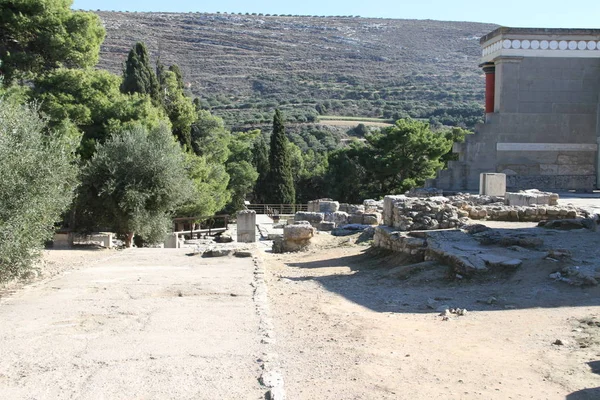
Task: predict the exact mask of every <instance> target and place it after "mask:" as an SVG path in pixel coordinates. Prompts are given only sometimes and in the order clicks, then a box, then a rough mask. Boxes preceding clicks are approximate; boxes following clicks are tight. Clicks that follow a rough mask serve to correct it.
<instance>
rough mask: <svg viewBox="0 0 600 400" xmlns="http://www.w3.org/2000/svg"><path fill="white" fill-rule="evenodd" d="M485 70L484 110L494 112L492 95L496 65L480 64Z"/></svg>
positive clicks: (493, 94)
mask: <svg viewBox="0 0 600 400" xmlns="http://www.w3.org/2000/svg"><path fill="white" fill-rule="evenodd" d="M481 67H482V68H483V72H485V112H486V114H487V113H493V112H494V96H495V94H496V66H495V65H494V63H485V64H483V65H481Z"/></svg>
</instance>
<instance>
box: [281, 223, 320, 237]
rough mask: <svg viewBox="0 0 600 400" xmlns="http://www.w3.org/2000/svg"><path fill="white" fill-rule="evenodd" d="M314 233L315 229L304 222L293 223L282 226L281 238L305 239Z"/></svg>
mask: <svg viewBox="0 0 600 400" xmlns="http://www.w3.org/2000/svg"><path fill="white" fill-rule="evenodd" d="M314 234H315V229H314V228H313V227H312V226H310V225H306V224H294V225H288V226H286V227H285V228H283V239H284V240H292V241H298V240H306V239H311V238H312V237H313V236H314Z"/></svg>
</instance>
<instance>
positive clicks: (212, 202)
mask: <svg viewBox="0 0 600 400" xmlns="http://www.w3.org/2000/svg"><path fill="white" fill-rule="evenodd" d="M186 169H187V173H188V177H189V178H190V179H191V180H192V182H193V186H194V192H193V195H192V196H191V198H190V199H189V200H188V201H187V202H186V203H184V204H183V205H181V206H180V207H179V209H178V210H177V215H178V216H180V217H204V216H211V215H215V214H216V213H217V212H218V211H220V210H222V209H223V208H224V207H225V206H226V205H227V203H228V202H229V201H230V200H231V194H230V192H229V190H228V189H227V187H228V185H229V174H228V173H227V170H226V168H225V165H224V164H218V163H214V162H211V161H209V160H208V159H207V157H205V156H197V155H195V154H192V153H189V152H188V153H186Z"/></svg>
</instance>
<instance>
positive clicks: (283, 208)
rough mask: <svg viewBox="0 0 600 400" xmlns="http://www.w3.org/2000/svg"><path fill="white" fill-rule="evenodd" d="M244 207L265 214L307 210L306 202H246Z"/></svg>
mask: <svg viewBox="0 0 600 400" xmlns="http://www.w3.org/2000/svg"><path fill="white" fill-rule="evenodd" d="M246 207H247V208H248V210H254V211H256V213H257V214H266V215H289V214H296V213H297V212H298V211H307V210H308V204H248V205H246Z"/></svg>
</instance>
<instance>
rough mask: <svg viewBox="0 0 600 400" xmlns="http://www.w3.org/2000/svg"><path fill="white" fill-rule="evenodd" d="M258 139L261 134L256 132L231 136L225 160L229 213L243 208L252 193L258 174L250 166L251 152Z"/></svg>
mask: <svg viewBox="0 0 600 400" xmlns="http://www.w3.org/2000/svg"><path fill="white" fill-rule="evenodd" d="M260 137H262V134H261V133H260V131H258V130H255V131H250V132H246V133H244V132H236V133H234V134H232V138H231V141H230V142H229V158H228V159H227V173H228V174H229V176H230V180H229V186H228V189H229V191H230V192H231V203H230V207H229V210H230V211H237V210H240V209H242V208H244V200H246V198H247V197H248V195H249V194H250V193H252V189H253V188H254V185H255V183H256V180H257V179H258V176H259V174H258V172H257V171H256V168H255V167H254V165H253V164H252V161H253V154H252V150H253V148H254V146H255V142H256V141H257V140H259V138H260Z"/></svg>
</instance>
